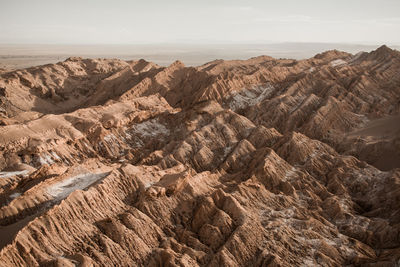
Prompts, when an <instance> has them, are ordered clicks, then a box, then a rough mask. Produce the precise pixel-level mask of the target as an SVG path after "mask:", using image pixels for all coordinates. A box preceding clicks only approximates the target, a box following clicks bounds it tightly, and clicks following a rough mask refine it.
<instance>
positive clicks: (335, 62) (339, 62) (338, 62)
mask: <svg viewBox="0 0 400 267" xmlns="http://www.w3.org/2000/svg"><path fill="white" fill-rule="evenodd" d="M329 64H330V65H331V66H332V67H338V66H343V65H347V62H346V61H344V60H343V59H336V60H332V61H331V62H330V63H329Z"/></svg>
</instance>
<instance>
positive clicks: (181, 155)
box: [0, 46, 400, 266]
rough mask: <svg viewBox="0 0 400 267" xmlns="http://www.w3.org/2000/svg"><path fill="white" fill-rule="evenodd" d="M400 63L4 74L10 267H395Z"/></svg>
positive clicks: (326, 57) (4, 224)
mask: <svg viewBox="0 0 400 267" xmlns="http://www.w3.org/2000/svg"><path fill="white" fill-rule="evenodd" d="M399 67H400V53H399V52H397V51H394V50H391V49H390V48H388V47H386V46H383V47H380V48H379V49H377V50H376V51H373V52H371V53H360V54H357V55H351V54H348V53H344V52H340V51H328V52H325V53H322V54H318V55H316V56H315V57H314V58H311V59H307V60H301V61H296V60H290V59H280V60H278V59H273V58H270V57H266V56H261V57H257V58H252V59H249V60H245V61H213V62H210V63H207V64H205V65H203V66H199V67H196V68H193V67H189V68H187V67H185V66H184V65H183V64H182V63H181V62H179V61H177V62H175V63H173V64H172V65H171V66H169V67H165V68H164V67H159V66H157V65H155V64H152V63H149V62H146V61H144V60H139V61H132V62H124V61H119V60H86V59H79V58H71V59H68V60H67V61H65V62H61V63H57V64H54V65H46V66H40V67H35V68H29V69H25V70H18V71H13V72H4V73H2V74H0V78H1V79H0V94H1V102H0V105H1V106H0V107H1V111H2V120H1V121H2V124H3V126H1V127H0V168H1V169H2V171H1V172H0V205H1V208H0V231H1V236H2V237H4V238H2V241H1V244H0V245H1V252H0V265H1V266H27V265H28V266H42V265H45V266H46V265H47V266H74V265H78V266H91V265H96V266H97V265H100V266H135V265H137V266H160V265H166V266H178V265H179V266H343V265H349V266H395V265H396V264H398V261H399V259H400V213H399V203H400V169H398V168H399V167H400V161H399V160H398V159H399V158H400V157H399V154H398V153H399V152H398V151H399V150H398V149H396V147H397V148H398V147H399V142H398V140H399V137H400V132H399V128H398V127H397V122H398V116H399V113H400V73H399V72H398V70H399Z"/></svg>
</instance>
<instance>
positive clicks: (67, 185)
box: [47, 173, 109, 200]
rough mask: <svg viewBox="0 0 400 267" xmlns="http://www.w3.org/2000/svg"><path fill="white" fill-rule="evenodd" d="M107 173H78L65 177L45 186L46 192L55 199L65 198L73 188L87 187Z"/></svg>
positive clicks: (81, 188)
mask: <svg viewBox="0 0 400 267" xmlns="http://www.w3.org/2000/svg"><path fill="white" fill-rule="evenodd" d="M108 174H109V173H85V174H79V175H77V176H74V177H70V178H67V179H65V180H63V181H60V182H58V183H55V184H52V185H51V186H49V187H48V188H47V194H49V195H50V196H52V197H53V198H54V199H56V200H61V199H64V198H66V197H67V196H68V195H69V194H71V193H72V192H73V191H75V190H78V189H80V190H83V189H86V188H87V187H89V186H90V185H91V184H93V183H95V182H97V181H99V180H101V179H103V178H104V177H106V176H107V175H108Z"/></svg>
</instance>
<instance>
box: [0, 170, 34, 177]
mask: <svg viewBox="0 0 400 267" xmlns="http://www.w3.org/2000/svg"><path fill="white" fill-rule="evenodd" d="M27 173H28V170H23V171H15V172H0V178H9V177H12V176H16V175H23V174H27Z"/></svg>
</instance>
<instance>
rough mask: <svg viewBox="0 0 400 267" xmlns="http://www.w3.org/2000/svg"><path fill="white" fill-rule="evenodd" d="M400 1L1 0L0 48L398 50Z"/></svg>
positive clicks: (399, 41) (399, 39) (399, 42)
mask: <svg viewBox="0 0 400 267" xmlns="http://www.w3.org/2000/svg"><path fill="white" fill-rule="evenodd" d="M399 33H400V0H379V1H378V0H334V1H333V0H332V1H331V0H329V1H328V0H301V1H300V0H275V1H271V0H254V1H249V0H246V1H245V0H201V1H193V0H159V1H157V0H141V1H136V0H64V1H61V0H0V43H3V44H5V43H13V44H14V43H15V44H146V43H194V44H202V43H204V44H213V43H233V44H236V43H238V44H243V43H279V42H323V43H325V42H326V43H357V44H383V43H385V44H388V45H399V44H400V34H399Z"/></svg>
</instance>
